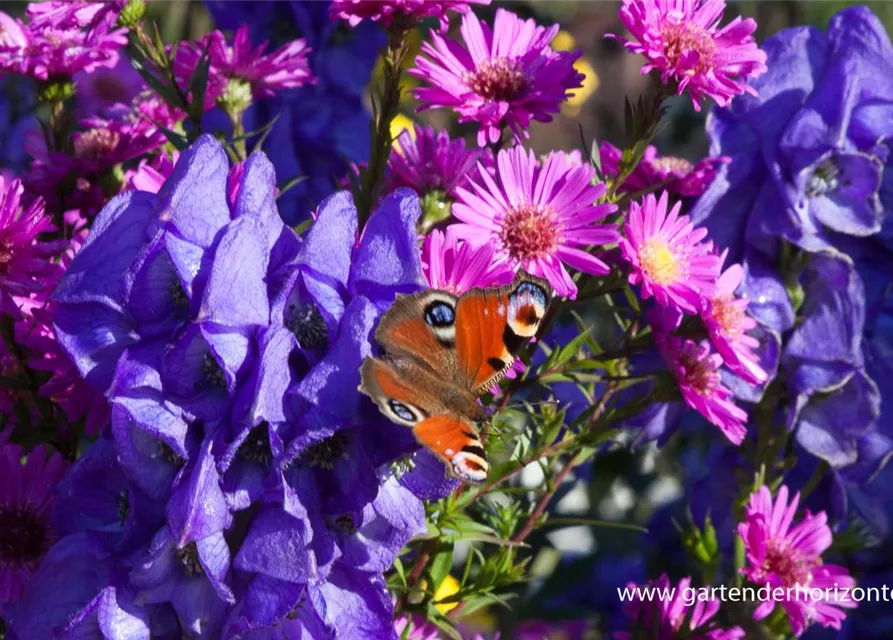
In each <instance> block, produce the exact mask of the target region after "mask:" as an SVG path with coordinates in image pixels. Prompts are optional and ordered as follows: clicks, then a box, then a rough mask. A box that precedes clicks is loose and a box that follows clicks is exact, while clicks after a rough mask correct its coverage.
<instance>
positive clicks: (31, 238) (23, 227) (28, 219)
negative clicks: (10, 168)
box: [0, 175, 64, 317]
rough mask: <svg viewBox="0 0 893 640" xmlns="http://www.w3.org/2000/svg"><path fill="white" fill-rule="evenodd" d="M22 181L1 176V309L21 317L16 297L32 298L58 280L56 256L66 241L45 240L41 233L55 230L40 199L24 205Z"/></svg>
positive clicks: (58, 271)
mask: <svg viewBox="0 0 893 640" xmlns="http://www.w3.org/2000/svg"><path fill="white" fill-rule="evenodd" d="M24 192H25V188H24V186H22V183H21V181H19V180H12V181H11V182H10V181H9V180H8V179H7V178H4V177H3V176H2V175H0V311H2V312H4V313H8V314H10V315H12V316H14V317H18V316H19V310H18V305H17V304H16V302H15V301H14V300H13V297H14V296H16V297H23V298H27V297H30V296H31V295H32V294H34V293H37V292H39V291H41V290H43V289H45V288H46V287H47V285H48V284H49V283H50V282H54V281H55V278H57V277H58V276H59V274H60V268H59V266H58V265H55V264H53V262H52V261H53V259H54V258H55V257H56V256H58V255H59V252H60V251H61V250H62V249H63V247H64V243H63V242H61V241H44V240H40V239H39V236H40V235H41V234H44V233H48V232H51V231H55V227H54V226H53V223H52V222H51V221H50V218H49V217H48V216H46V215H45V214H44V203H43V200H41V199H40V198H38V199H36V200H34V201H33V202H31V204H29V205H27V206H26V205H24V203H23V202H22V195H23V194H24Z"/></svg>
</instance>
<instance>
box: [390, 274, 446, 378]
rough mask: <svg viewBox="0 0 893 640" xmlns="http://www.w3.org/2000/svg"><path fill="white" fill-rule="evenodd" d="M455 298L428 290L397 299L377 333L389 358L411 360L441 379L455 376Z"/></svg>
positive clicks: (444, 293)
mask: <svg viewBox="0 0 893 640" xmlns="http://www.w3.org/2000/svg"><path fill="white" fill-rule="evenodd" d="M457 302H458V299H457V298H456V296H454V295H452V294H451V293H448V292H446V291H437V290H429V291H423V292H421V293H416V294H413V295H409V296H397V299H396V300H395V301H394V304H393V305H392V306H391V308H390V309H389V310H388V312H387V313H385V314H384V316H382V319H381V322H380V323H379V325H378V328H377V329H376V330H375V341H376V342H377V343H378V344H379V346H380V347H381V349H382V351H383V353H384V354H385V355H386V356H387V357H388V358H389V359H409V360H413V361H416V362H418V363H419V364H421V365H423V366H424V367H425V368H427V369H428V370H430V371H431V372H433V373H434V374H435V375H436V376H437V377H438V378H439V379H443V378H447V379H449V378H450V377H455V375H456V373H457V368H458V367H457V364H458V361H457V359H456V350H455V344H456V324H455V320H456V304H457Z"/></svg>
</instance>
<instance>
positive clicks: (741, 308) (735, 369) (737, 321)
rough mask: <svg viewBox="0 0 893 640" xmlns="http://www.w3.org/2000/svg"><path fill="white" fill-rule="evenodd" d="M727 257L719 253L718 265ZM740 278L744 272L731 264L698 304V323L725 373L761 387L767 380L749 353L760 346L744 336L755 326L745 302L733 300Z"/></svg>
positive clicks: (739, 266) (743, 300)
mask: <svg viewBox="0 0 893 640" xmlns="http://www.w3.org/2000/svg"><path fill="white" fill-rule="evenodd" d="M727 253H728V252H727V251H726V252H723V254H722V257H721V258H720V259H721V261H722V262H725V259H726V254H727ZM743 277H744V269H743V268H742V267H741V265H740V264H733V265H732V266H730V267H729V268H728V269H726V270H725V271H724V272H723V273H722V275H721V276H719V279H717V281H716V287H715V288H714V290H713V293H712V294H711V295H710V296H709V297H706V298H703V299H702V300H701V309H700V312H701V320H703V322H704V326H705V327H706V328H707V334H708V335H709V336H710V342H712V343H713V347H714V348H715V349H716V350H717V351H718V352H719V355H720V356H722V359H723V360H724V361H725V363H726V366H727V367H728V368H729V370H730V371H731V372H732V373H734V374H735V375H737V376H739V377H740V378H743V379H744V380H746V381H748V382H750V383H751V384H763V383H764V382H766V380H767V379H768V377H769V376H768V375H767V373H766V372H765V371H764V370H763V368H762V367H761V366H760V364H759V362H758V360H757V356H756V354H755V353H754V351H753V350H754V349H756V348H757V347H759V346H760V342H759V340H757V339H756V338H754V337H753V336H750V335H748V334H747V332H748V331H751V330H753V329H754V328H755V327H756V326H757V322H756V320H754V319H753V318H751V317H750V316H749V315H747V305H748V300H747V298H736V297H735V290H736V289H737V288H738V285H739V284H741V278H743Z"/></svg>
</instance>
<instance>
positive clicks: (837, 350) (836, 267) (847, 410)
mask: <svg viewBox="0 0 893 640" xmlns="http://www.w3.org/2000/svg"><path fill="white" fill-rule="evenodd" d="M804 289H805V290H806V299H805V301H804V304H803V308H802V309H801V312H802V315H803V321H802V322H801V323H800V324H799V325H798V326H797V327H796V328H795V329H794V331H793V333H792V334H791V336H790V338H789V340H788V342H787V345H786V346H785V350H784V352H783V354H782V360H781V365H782V368H783V369H784V371H785V374H786V375H785V379H786V381H787V386H788V388H789V391H790V393H791V395H792V396H793V398H794V402H793V406H792V408H791V413H790V415H789V418H788V420H789V426H793V425H794V424H796V425H797V426H798V429H797V442H798V443H799V444H800V446H802V447H803V448H804V449H806V450H807V451H809V452H810V453H812V454H813V455H815V456H817V457H819V458H822V459H824V460H826V461H827V462H828V463H829V464H830V465H831V466H832V467H834V468H840V467H845V466H848V465H851V464H853V463H855V462H856V461H857V459H858V457H859V439H860V437H861V436H862V435H864V434H866V432H867V431H868V430H869V429H870V428H871V427H872V426H873V425H874V424H875V421H876V420H877V418H878V415H879V412H880V401H881V397H880V395H879V393H878V389H877V386H876V385H875V383H874V382H873V381H872V380H871V378H869V377H868V375H867V373H866V371H865V361H864V356H863V353H862V332H863V327H864V323H865V290H864V287H863V284H862V280H861V278H860V277H859V275H858V273H856V271H855V269H854V267H853V264H852V262H851V261H850V260H848V259H845V258H843V257H840V256H828V255H825V254H816V255H813V256H812V259H811V261H810V265H809V268H808V270H807V274H806V282H805V284H804Z"/></svg>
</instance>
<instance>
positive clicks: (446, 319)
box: [425, 300, 456, 327]
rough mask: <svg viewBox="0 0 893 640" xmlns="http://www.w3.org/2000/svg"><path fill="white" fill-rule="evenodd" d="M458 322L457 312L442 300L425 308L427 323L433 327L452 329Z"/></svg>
mask: <svg viewBox="0 0 893 640" xmlns="http://www.w3.org/2000/svg"><path fill="white" fill-rule="evenodd" d="M455 321H456V312H455V310H454V309H453V307H451V306H450V305H449V304H447V303H446V302H443V301H441V300H437V301H435V302H432V303H431V304H429V305H428V306H427V307H425V322H427V323H428V324H429V325H431V326H432V327H451V326H453V323H454V322H455Z"/></svg>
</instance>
